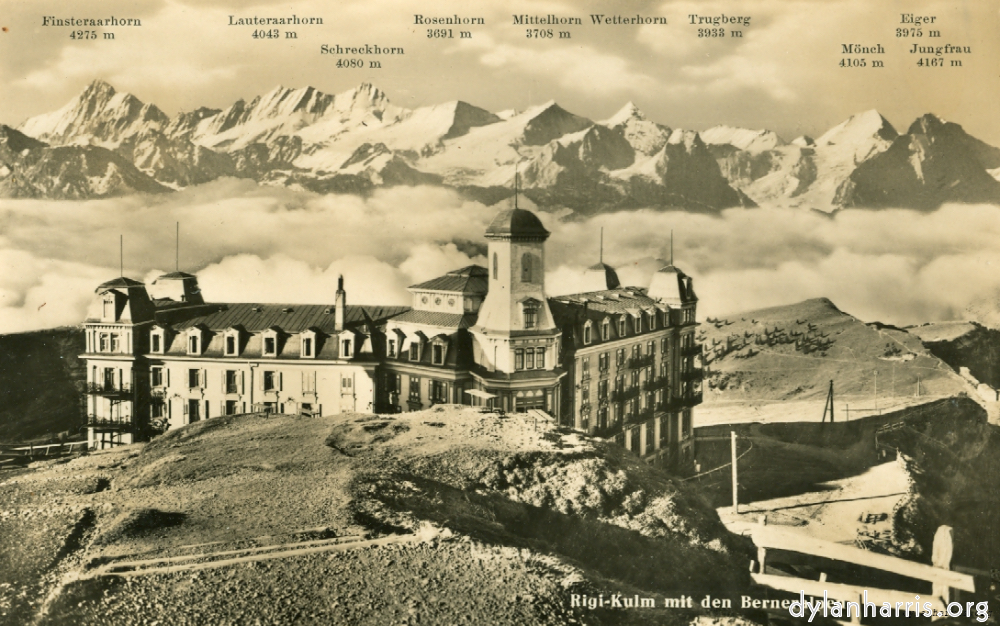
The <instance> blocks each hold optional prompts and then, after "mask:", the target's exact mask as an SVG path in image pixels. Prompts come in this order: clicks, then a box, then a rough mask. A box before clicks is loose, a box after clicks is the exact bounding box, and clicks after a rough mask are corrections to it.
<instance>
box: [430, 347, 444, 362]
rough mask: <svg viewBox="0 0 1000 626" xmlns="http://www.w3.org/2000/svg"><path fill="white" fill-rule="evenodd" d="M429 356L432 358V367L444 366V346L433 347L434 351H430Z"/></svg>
mask: <svg viewBox="0 0 1000 626" xmlns="http://www.w3.org/2000/svg"><path fill="white" fill-rule="evenodd" d="M431 356H432V358H433V360H434V365H443V364H444V346H442V345H435V346H434V349H433V351H432V354H431Z"/></svg>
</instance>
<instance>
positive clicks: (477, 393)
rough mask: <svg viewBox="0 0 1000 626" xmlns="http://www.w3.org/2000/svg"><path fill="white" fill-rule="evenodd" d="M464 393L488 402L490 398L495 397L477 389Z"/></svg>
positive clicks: (467, 390)
mask: <svg viewBox="0 0 1000 626" xmlns="http://www.w3.org/2000/svg"><path fill="white" fill-rule="evenodd" d="M465 393H467V394H469V395H470V396H475V397H477V398H482V399H483V400H489V399H491V398H495V397H496V396H495V395H494V394H492V393H487V392H485V391H480V390H479V389H466V390H465Z"/></svg>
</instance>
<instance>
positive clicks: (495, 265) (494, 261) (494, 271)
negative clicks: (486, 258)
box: [493, 252, 500, 280]
mask: <svg viewBox="0 0 1000 626" xmlns="http://www.w3.org/2000/svg"><path fill="white" fill-rule="evenodd" d="M499 267H500V264H499V263H497V253H496V252H494V253H493V280H496V279H497V271H498V268H499Z"/></svg>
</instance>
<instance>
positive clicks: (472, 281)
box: [410, 265, 489, 295]
mask: <svg viewBox="0 0 1000 626" xmlns="http://www.w3.org/2000/svg"><path fill="white" fill-rule="evenodd" d="M410 289H421V290H427V291H453V292H456V293H468V294H481V295H485V294H486V292H487V291H488V290H489V272H488V271H487V270H486V268H485V267H483V266H481V265H468V266H466V267H463V268H461V269H457V270H454V271H451V272H448V273H447V274H445V275H444V276H438V277H437V278H432V279H430V280H428V281H426V282H422V283H420V284H417V285H411V286H410Z"/></svg>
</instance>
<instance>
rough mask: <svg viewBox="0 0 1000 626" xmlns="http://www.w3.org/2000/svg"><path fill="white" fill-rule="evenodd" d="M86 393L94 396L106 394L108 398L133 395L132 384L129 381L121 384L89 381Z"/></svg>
mask: <svg viewBox="0 0 1000 626" xmlns="http://www.w3.org/2000/svg"><path fill="white" fill-rule="evenodd" d="M86 393H87V394H88V395H92V396H105V397H107V398H113V397H126V396H129V397H130V396H131V395H132V386H131V385H129V384H128V383H125V384H121V385H114V384H111V385H104V384H101V383H88V384H87V389H86Z"/></svg>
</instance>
